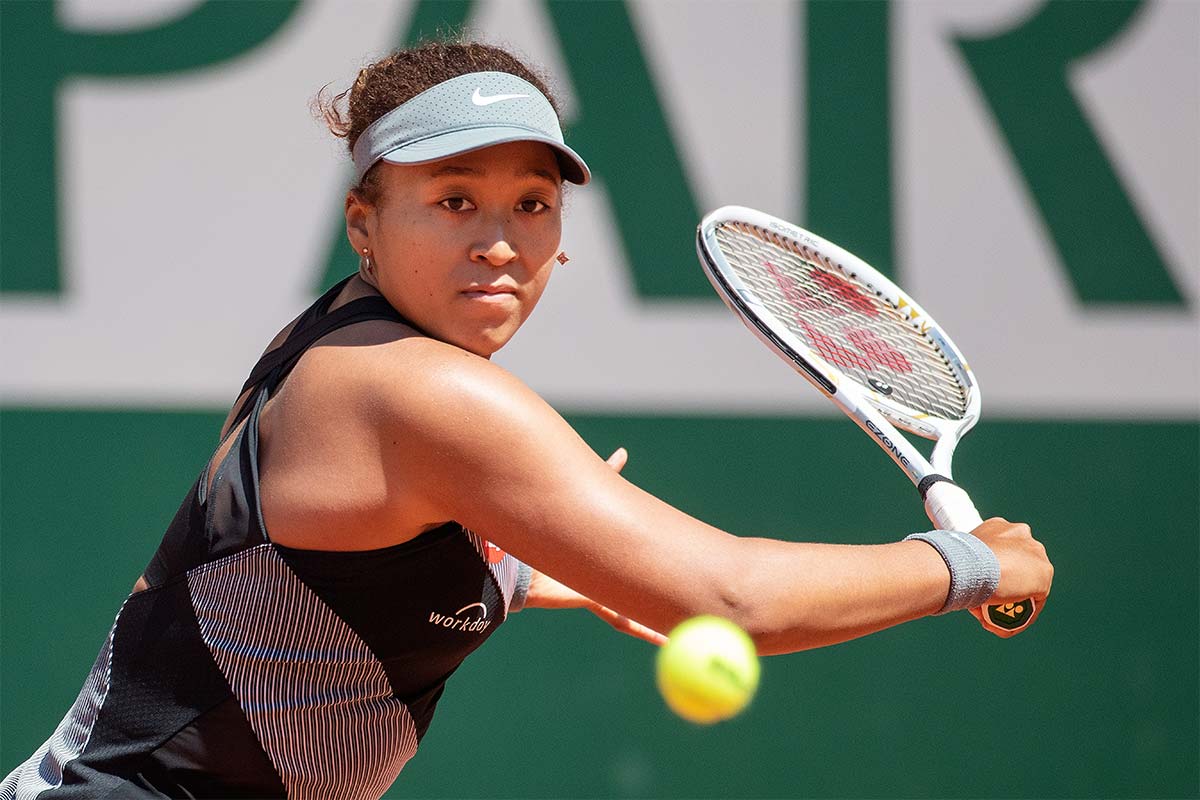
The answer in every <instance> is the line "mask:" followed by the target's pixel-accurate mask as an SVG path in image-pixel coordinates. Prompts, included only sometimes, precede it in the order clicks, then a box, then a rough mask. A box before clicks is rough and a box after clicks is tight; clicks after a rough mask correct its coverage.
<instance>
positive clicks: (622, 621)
mask: <svg viewBox="0 0 1200 800" xmlns="http://www.w3.org/2000/svg"><path fill="white" fill-rule="evenodd" d="M592 611H593V613H595V615H596V616H598V617H600V619H602V620H604V621H605V622H607V623H608V624H609V625H611V626H613V628H615V629H616V630H618V631H620V632H621V633H626V634H629V635H630V636H633V637H636V638H638V639H642V640H643V641H647V642H649V643H650V644H654V645H664V644H666V643H667V637H666V636H663V635H662V634H661V633H659V632H658V631H656V630H654V629H653V628H648V627H646V626H645V625H643V624H642V623H640V622H635V621H634V620H631V619H630V618H629V617H624V616H621V615H620V614H618V613H617V612H615V611H613V610H612V609H611V608H606V607H604V606H602V605H599V604H596V605H595V606H594V607H593V608H592Z"/></svg>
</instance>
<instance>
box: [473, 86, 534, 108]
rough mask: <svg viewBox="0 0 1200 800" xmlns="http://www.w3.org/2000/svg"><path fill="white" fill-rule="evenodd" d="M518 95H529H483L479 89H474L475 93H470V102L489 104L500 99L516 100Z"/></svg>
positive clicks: (520, 95) (522, 95) (521, 95)
mask: <svg viewBox="0 0 1200 800" xmlns="http://www.w3.org/2000/svg"><path fill="white" fill-rule="evenodd" d="M518 97H529V95H527V94H494V95H491V96H489V97H485V96H483V95H481V94H480V93H479V89H476V90H475V94H473V95H471V102H472V103H474V104H475V105H477V106H490V105H491V104H492V103H499V102H500V101H501V100H516V99H517V98H518Z"/></svg>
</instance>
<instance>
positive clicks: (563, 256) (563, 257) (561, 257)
mask: <svg viewBox="0 0 1200 800" xmlns="http://www.w3.org/2000/svg"><path fill="white" fill-rule="evenodd" d="M554 260H555V261H557V262H558V263H559V264H566V263H567V262H568V261H570V260H571V257H570V256H568V255H567V252H566V251H565V250H559V251H558V255H556V256H555V257H554Z"/></svg>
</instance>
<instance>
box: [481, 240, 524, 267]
mask: <svg viewBox="0 0 1200 800" xmlns="http://www.w3.org/2000/svg"><path fill="white" fill-rule="evenodd" d="M484 247H486V248H487V249H484ZM516 257H517V251H516V250H513V248H512V245H510V244H509V243H508V242H507V241H506V240H504V239H497V240H496V241H495V242H492V244H491V245H490V246H486V245H481V246H480V247H479V248H477V249H476V251H475V252H474V253H472V254H471V258H473V259H475V260H476V261H479V260H484V261H487V262H488V263H489V264H491V265H492V266H493V267H503V266H504V265H505V264H507V263H509V262H510V261H512V260H514V259H515V258H516Z"/></svg>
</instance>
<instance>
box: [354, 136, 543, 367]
mask: <svg viewBox="0 0 1200 800" xmlns="http://www.w3.org/2000/svg"><path fill="white" fill-rule="evenodd" d="M376 168H377V169H379V170H381V171H382V174H381V175H380V176H379V177H380V185H381V192H380V197H379V202H378V203H376V204H374V205H372V204H368V203H364V202H363V201H361V200H360V199H358V198H357V197H355V196H354V195H353V194H351V196H350V197H348V198H347V201H346V225H347V232H348V233H349V236H350V240H351V242H352V243H353V244H354V247H355V249H356V250H357V251H358V252H360V253H361V252H362V249H363V248H364V247H366V248H369V249H370V252H371V260H372V261H373V262H374V264H375V273H374V275H375V284H376V288H378V289H379V291H380V292H381V293H382V294H383V296H384V297H386V298H387V300H388V302H390V303H391V304H392V306H394V307H395V308H396V310H397V311H399V312H400V313H401V314H403V315H404V316H405V317H407V318H408V320H409V321H411V322H412V323H413V324H414V325H416V326H417V327H419V328H421V329H422V330H424V331H425V332H426V333H428V334H430V335H431V336H433V337H435V338H437V339H441V340H442V341H445V342H449V343H451V344H454V345H457V346H459V347H461V348H463V349H464V350H469V351H470V352H472V353H475V354H476V355H480V356H483V357H485V358H486V357H488V356H491V354H492V353H494V352H496V351H497V350H499V349H500V348H501V347H503V346H504V345H505V344H506V343H507V342H508V340H509V339H511V338H512V336H513V334H515V333H516V332H517V329H518V328H520V327H521V325H522V324H523V323H524V322H525V320H526V319H527V318H528V317H529V314H530V313H531V312H532V311H533V308H534V306H536V305H537V302H538V300H539V299H540V298H541V296H542V292H543V291H544V290H545V288H546V284H547V282H548V281H549V280H550V273H551V271H552V265H553V264H554V256H555V255H556V254H557V252H558V243H559V238H560V236H561V233H562V181H561V179H560V176H559V169H558V162H557V160H556V159H555V157H554V154H553V152H552V151H551V149H550V148H549V147H548V146H546V145H544V144H540V143H538V142H510V143H507V144H500V145H495V146H492V147H488V148H485V149H483V150H476V151H474V152H471V153H465V154H463V155H460V156H454V157H452V158H447V159H443V160H441V161H434V162H430V163H427V164H412V165H397V164H388V163H386V162H381V163H380V164H379V165H378V166H377V167H376Z"/></svg>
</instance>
